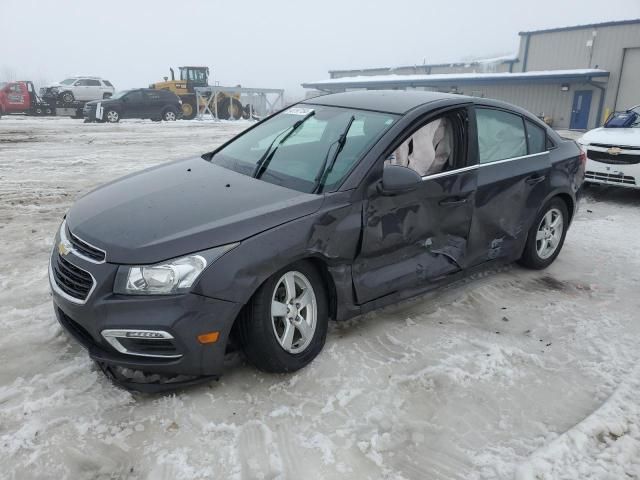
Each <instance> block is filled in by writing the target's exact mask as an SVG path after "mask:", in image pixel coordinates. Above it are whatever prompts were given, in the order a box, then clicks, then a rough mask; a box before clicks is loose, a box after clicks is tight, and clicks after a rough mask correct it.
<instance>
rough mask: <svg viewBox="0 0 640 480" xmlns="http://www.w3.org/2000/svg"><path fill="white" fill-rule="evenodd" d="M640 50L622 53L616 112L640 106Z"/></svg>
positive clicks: (632, 49) (627, 50)
mask: <svg viewBox="0 0 640 480" xmlns="http://www.w3.org/2000/svg"><path fill="white" fill-rule="evenodd" d="M639 78H640V48H627V49H626V50H625V53H624V63H623V64H622V75H621V76H620V87H619V88H618V101H617V102H616V110H626V109H627V108H631V107H633V106H635V105H638V104H640V81H638V79H639Z"/></svg>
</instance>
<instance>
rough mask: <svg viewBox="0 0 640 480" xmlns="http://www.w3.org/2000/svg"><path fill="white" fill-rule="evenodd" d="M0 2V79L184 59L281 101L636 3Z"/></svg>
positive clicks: (110, 70)
mask: <svg viewBox="0 0 640 480" xmlns="http://www.w3.org/2000/svg"><path fill="white" fill-rule="evenodd" d="M0 3H1V7H2V11H1V13H0V81H2V80H6V79H7V77H20V78H21V79H31V80H34V81H35V82H36V83H37V84H40V85H39V86H41V84H42V82H45V81H56V80H61V79H63V78H64V77H66V76H71V75H98V76H102V77H105V78H107V79H109V80H111V81H112V82H113V83H114V84H115V86H116V88H118V89H124V88H131V87H140V86H147V85H148V84H149V83H152V82H154V81H159V80H161V79H162V77H163V76H165V75H168V71H169V67H170V66H174V67H177V66H180V65H188V64H192V65H207V66H209V67H210V68H211V69H212V72H213V76H214V79H215V80H216V81H219V82H220V84H222V85H236V84H242V86H254V87H274V88H285V89H287V96H288V97H289V98H295V97H296V96H300V95H302V94H303V90H302V88H301V87H300V83H301V82H305V81H312V80H319V79H323V78H328V74H327V71H328V70H330V69H340V68H356V67H376V66H391V65H407V64H421V63H423V62H425V61H426V62H428V63H430V62H441V61H453V60H458V59H462V60H468V59H470V58H474V57H493V56H499V55H503V54H509V53H513V52H516V51H517V48H518V41H519V38H518V32H519V31H523V30H536V29H541V28H549V27H560V26H567V25H577V24H584V23H595V22H604V21H609V20H624V19H632V18H640V0H580V1H575V0H571V1H570V0H528V1H520V0H482V1H480V0H458V1H450V0H441V1H437V2H436V1H426V0H425V1H419V0H413V1H408V0H393V1H388V0H387V1H372V0H369V1H365V0H356V1H352V0H321V1H314V2H310V1H293V0H291V1H281V0H251V1H236V2H231V1H229V2H221V1H204V0H202V1H197V0H169V1H165V0H155V1H146V0H128V1H121V0H102V1H99V2H98V1H93V0H77V1H75V0H55V1H48V0H42V1H33V0H1V1H0Z"/></svg>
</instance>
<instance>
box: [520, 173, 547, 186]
mask: <svg viewBox="0 0 640 480" xmlns="http://www.w3.org/2000/svg"><path fill="white" fill-rule="evenodd" d="M545 178H547V177H546V175H532V176H530V177H529V178H527V179H526V180H525V182H526V184H527V185H535V184H537V183H540V182H543V181H544V179H545Z"/></svg>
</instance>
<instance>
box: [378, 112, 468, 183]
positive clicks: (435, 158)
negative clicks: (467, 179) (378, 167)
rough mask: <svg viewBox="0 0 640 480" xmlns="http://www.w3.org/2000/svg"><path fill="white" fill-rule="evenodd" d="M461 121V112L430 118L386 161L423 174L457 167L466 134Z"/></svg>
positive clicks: (459, 164)
mask: <svg viewBox="0 0 640 480" xmlns="http://www.w3.org/2000/svg"><path fill="white" fill-rule="evenodd" d="M460 123H461V122H460V119H459V114H449V115H445V116H442V117H439V118H436V119H435V120H431V121H430V122H429V123H427V124H425V125H423V126H422V127H420V128H419V129H418V130H416V131H415V132H413V133H412V134H411V135H410V136H409V137H408V138H406V139H405V140H404V142H402V143H401V144H400V146H399V147H398V148H397V149H396V150H395V151H394V152H393V153H392V154H391V155H390V156H389V158H388V159H387V160H386V162H387V163H389V164H392V165H402V166H404V167H409V168H411V169H413V170H415V171H416V172H417V173H418V174H419V175H420V176H422V177H425V176H427V175H434V174H436V173H442V172H446V171H448V170H453V169H454V168H458V167H459V166H461V163H460V162H461V160H460V157H461V153H462V150H463V149H462V148H461V147H462V146H463V138H464V135H462V130H461V127H460Z"/></svg>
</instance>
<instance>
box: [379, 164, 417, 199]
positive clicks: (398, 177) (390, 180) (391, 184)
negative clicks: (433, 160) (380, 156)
mask: <svg viewBox="0 0 640 480" xmlns="http://www.w3.org/2000/svg"><path fill="white" fill-rule="evenodd" d="M421 182H422V177H421V176H420V175H419V174H418V172H416V171H415V170H412V169H411V168H409V167H403V166H401V165H385V166H384V171H383V172H382V182H380V183H379V184H378V191H379V192H380V193H381V194H382V195H395V194H398V193H404V192H410V191H411V190H415V189H416V188H418V185H420V183H421Z"/></svg>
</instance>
